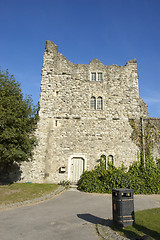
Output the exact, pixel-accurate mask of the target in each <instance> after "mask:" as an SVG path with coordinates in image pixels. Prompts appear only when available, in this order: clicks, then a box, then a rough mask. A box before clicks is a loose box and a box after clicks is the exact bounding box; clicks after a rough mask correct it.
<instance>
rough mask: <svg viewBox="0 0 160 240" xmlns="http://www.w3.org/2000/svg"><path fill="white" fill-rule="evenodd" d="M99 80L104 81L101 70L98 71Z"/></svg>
mask: <svg viewBox="0 0 160 240" xmlns="http://www.w3.org/2000/svg"><path fill="white" fill-rule="evenodd" d="M98 81H100V82H102V81H103V78H102V73H101V72H99V73H98Z"/></svg>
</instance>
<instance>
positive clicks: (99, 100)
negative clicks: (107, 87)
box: [97, 97, 103, 110]
mask: <svg viewBox="0 0 160 240" xmlns="http://www.w3.org/2000/svg"><path fill="white" fill-rule="evenodd" d="M102 109H103V99H102V97H98V98H97V110H102Z"/></svg>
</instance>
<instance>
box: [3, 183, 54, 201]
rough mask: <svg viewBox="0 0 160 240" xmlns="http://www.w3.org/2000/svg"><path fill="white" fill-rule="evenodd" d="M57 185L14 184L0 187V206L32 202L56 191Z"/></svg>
mask: <svg viewBox="0 0 160 240" xmlns="http://www.w3.org/2000/svg"><path fill="white" fill-rule="evenodd" d="M57 188H58V185H56V184H37V183H14V184H11V185H1V186H0V205H6V204H12V203H17V202H23V201H26V200H31V199H34V198H38V197H41V196H44V195H46V194H49V193H51V192H53V191H54V190H56V189H57Z"/></svg>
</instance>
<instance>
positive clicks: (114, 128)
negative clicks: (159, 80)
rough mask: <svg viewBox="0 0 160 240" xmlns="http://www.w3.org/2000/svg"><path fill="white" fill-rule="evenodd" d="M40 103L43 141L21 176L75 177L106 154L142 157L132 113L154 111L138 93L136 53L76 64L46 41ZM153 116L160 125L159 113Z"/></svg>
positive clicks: (117, 159)
mask: <svg viewBox="0 0 160 240" xmlns="http://www.w3.org/2000/svg"><path fill="white" fill-rule="evenodd" d="M39 104H40V111H39V117H40V120H39V122H38V127H37V131H36V135H37V138H38V141H39V144H38V146H37V147H36V149H35V153H34V160H33V161H32V162H30V163H23V164H22V166H21V169H22V181H25V182H26V181H32V182H55V183H59V182H60V181H63V180H64V181H66V180H69V181H70V182H73V183H75V182H77V181H78V179H79V178H80V176H81V174H82V173H83V172H84V170H91V169H93V168H94V167H95V166H96V165H97V159H99V158H100V156H101V155H105V156H106V159H109V160H110V161H112V162H113V164H114V165H115V166H117V167H118V166H121V165H122V163H123V164H124V165H125V166H126V167H129V165H130V164H131V163H133V161H137V158H138V157H137V156H138V152H139V148H138V146H137V145H136V143H135V142H134V141H133V140H132V138H131V135H132V132H133V128H132V127H131V124H130V122H129V119H135V120H136V121H140V119H147V121H148V119H149V117H148V110H147V105H146V104H145V103H144V102H143V100H142V99H141V98H140V97H139V90H138V75H137V62H136V59H134V60H130V61H128V62H127V63H126V65H125V66H117V65H110V66H106V65H104V64H103V63H101V62H100V61H99V60H97V59H93V60H92V61H91V62H90V63H89V64H86V65H85V64H73V63H72V62H70V61H68V60H67V59H66V58H65V57H64V56H63V55H62V54H61V53H59V52H58V49H57V46H56V45H55V44H54V43H53V42H52V41H47V42H46V47H45V52H44V57H43V68H42V81H41V96H40V102H39ZM151 121H153V122H154V121H155V123H156V124H157V126H158V127H159V126H160V124H159V123H160V122H159V119H151ZM159 129H160V127H159ZM155 154H156V156H155V157H158V156H159V155H160V150H159V148H156V151H155ZM106 167H107V166H106Z"/></svg>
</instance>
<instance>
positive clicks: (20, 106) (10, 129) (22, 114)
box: [0, 70, 37, 167]
mask: <svg viewBox="0 0 160 240" xmlns="http://www.w3.org/2000/svg"><path fill="white" fill-rule="evenodd" d="M36 123H37V109H36V107H34V106H33V103H32V99H31V97H30V96H28V97H26V98H24V97H23V93H22V90H21V88H20V84H19V83H18V82H16V81H15V79H14V77H13V76H12V75H10V74H9V73H8V71H6V72H5V73H3V72H2V71H1V70H0V166H3V167H7V166H10V165H12V164H13V163H14V162H16V163H19V162H21V161H27V160H28V159H29V158H32V150H33V147H34V146H35V144H36V138H35V136H34V135H33V131H34V130H35V127H36Z"/></svg>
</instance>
